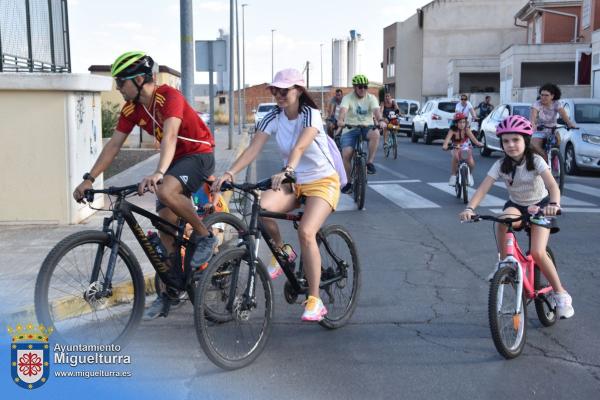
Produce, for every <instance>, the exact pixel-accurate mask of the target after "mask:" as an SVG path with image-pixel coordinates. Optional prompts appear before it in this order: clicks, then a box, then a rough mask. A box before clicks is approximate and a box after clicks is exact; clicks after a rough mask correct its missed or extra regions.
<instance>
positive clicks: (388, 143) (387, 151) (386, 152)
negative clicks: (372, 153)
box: [383, 132, 392, 158]
mask: <svg viewBox="0 0 600 400" xmlns="http://www.w3.org/2000/svg"><path fill="white" fill-rule="evenodd" d="M390 135H391V132H388V137H387V140H386V141H385V142H384V143H385V145H384V146H383V155H384V156H385V158H388V157H389V156H390V150H391V147H392V139H391V136H390Z"/></svg>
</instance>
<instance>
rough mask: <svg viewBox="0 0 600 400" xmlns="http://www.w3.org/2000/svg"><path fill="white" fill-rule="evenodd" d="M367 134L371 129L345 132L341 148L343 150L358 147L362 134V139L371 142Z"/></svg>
mask: <svg viewBox="0 0 600 400" xmlns="http://www.w3.org/2000/svg"><path fill="white" fill-rule="evenodd" d="M367 133H369V129H367V128H355V129H351V130H349V131H348V132H344V133H343V134H342V139H341V142H340V143H341V146H342V149H343V148H344V147H352V148H354V146H356V142H357V141H358V136H359V135H361V134H362V138H363V140H365V141H367V142H368V141H369V139H367Z"/></svg>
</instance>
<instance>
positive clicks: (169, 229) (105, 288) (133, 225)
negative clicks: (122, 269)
mask: <svg viewBox="0 0 600 400" xmlns="http://www.w3.org/2000/svg"><path fill="white" fill-rule="evenodd" d="M135 188H136V190H137V185H135ZM117 189H124V188H109V189H106V190H102V191H100V190H98V191H94V192H95V193H109V191H110V190H113V191H116V190H117ZM125 193H126V192H123V193H119V194H118V198H117V201H116V202H115V205H114V208H113V210H112V216H110V217H106V218H104V222H103V226H102V231H103V232H105V233H106V234H107V235H108V236H109V238H110V246H111V253H110V258H109V261H108V266H107V270H106V275H105V277H104V281H103V282H102V291H100V292H99V293H98V294H97V296H99V297H102V296H106V295H108V293H109V292H110V290H111V282H112V278H113V273H114V270H115V263H116V259H117V255H118V252H119V247H120V240H121V235H122V234H123V226H124V224H125V223H127V225H128V226H129V228H130V229H131V231H132V233H133V236H134V237H135V238H136V240H137V241H138V243H139V244H140V246H141V247H142V250H144V253H145V254H146V256H147V257H148V260H149V261H150V264H152V266H153V267H154V269H155V270H156V272H157V273H158V274H159V276H160V277H161V279H163V280H164V279H165V278H163V276H166V274H167V272H168V271H169V269H170V267H169V265H167V263H166V262H164V261H162V260H161V259H160V257H159V255H158V254H157V253H156V250H155V249H154V247H153V246H152V244H151V243H150V241H149V240H148V237H147V236H146V234H145V233H144V231H143V229H142V228H141V227H140V225H139V223H138V222H137V220H136V218H135V216H134V214H139V215H141V216H143V217H146V218H148V219H149V220H150V221H151V222H152V226H154V227H155V228H156V229H157V230H159V231H161V232H163V233H165V234H167V235H169V236H172V237H173V238H174V239H175V247H176V248H180V247H181V246H187V245H188V242H189V241H188V240H187V239H185V238H184V236H183V233H184V230H185V222H184V221H183V220H181V219H180V220H179V224H178V226H176V225H174V224H172V223H170V222H168V221H166V220H164V219H162V218H160V217H159V216H158V215H156V214H153V213H151V212H149V211H146V210H145V209H143V208H141V207H138V206H136V205H135V204H132V203H130V202H128V201H127V200H125V196H126V194H125ZM109 194H111V193H109ZM115 221H116V222H117V226H116V229H115V228H112V227H111V225H112V223H113V222H115ZM103 254H104V246H100V247H99V248H98V251H97V253H96V258H95V260H94V269H93V273H92V276H91V278H90V283H93V282H95V281H96V280H97V279H98V274H99V273H100V266H101V264H102V257H103ZM188 264H189V262H186V266H185V267H186V268H185V271H184V272H185V273H184V275H185V278H186V284H187V282H188V281H189V277H190V274H189V272H188V271H189V270H190V268H189V265H188ZM177 265H181V254H180V253H179V252H177V251H176V252H175V261H174V265H173V267H176V266H177ZM165 282H166V283H168V284H173V283H175V282H172V281H171V280H170V279H166V280H165ZM173 286H175V287H177V288H178V289H183V288H181V287H178V286H180V285H179V284H174V285H173Z"/></svg>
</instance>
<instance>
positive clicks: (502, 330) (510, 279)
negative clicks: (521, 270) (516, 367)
mask: <svg viewBox="0 0 600 400" xmlns="http://www.w3.org/2000/svg"><path fill="white" fill-rule="evenodd" d="M516 278H517V277H516V272H515V270H514V269H513V268H511V267H504V268H501V269H499V270H498V271H497V272H496V274H495V275H494V278H493V279H492V283H491V285H490V293H489V299H488V318H489V323H490V330H491V332H492V339H493V340H494V345H495V346H496V350H498V353H500V354H501V355H502V356H503V357H504V358H507V359H511V358H515V357H517V356H519V354H521V352H522V351H523V347H524V346H525V337H526V332H527V303H526V301H525V299H524V298H523V303H522V305H521V311H520V312H519V313H517V312H516V307H517V283H516Z"/></svg>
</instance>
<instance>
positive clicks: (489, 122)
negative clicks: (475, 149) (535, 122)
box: [479, 103, 531, 157]
mask: <svg viewBox="0 0 600 400" xmlns="http://www.w3.org/2000/svg"><path fill="white" fill-rule="evenodd" d="M530 113H531V104H530V103H505V104H500V105H498V106H496V108H494V109H493V110H492V112H491V113H490V115H488V116H487V117H485V119H484V120H483V121H482V122H481V130H480V132H479V141H480V142H481V143H482V144H483V147H481V148H480V149H479V151H480V153H481V155H482V156H484V157H489V156H490V155H491V154H492V151H502V148H500V140H498V136H496V127H497V126H498V124H499V123H500V121H502V120H503V119H504V118H506V117H508V116H509V115H521V116H523V117H525V118H527V119H529V117H530Z"/></svg>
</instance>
